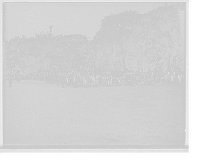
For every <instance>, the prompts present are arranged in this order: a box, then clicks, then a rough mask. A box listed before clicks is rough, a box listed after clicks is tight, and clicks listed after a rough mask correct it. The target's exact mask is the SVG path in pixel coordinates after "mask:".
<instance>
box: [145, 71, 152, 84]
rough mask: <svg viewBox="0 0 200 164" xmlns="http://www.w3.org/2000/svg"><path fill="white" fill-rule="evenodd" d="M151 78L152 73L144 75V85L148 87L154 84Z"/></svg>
mask: <svg viewBox="0 0 200 164" xmlns="http://www.w3.org/2000/svg"><path fill="white" fill-rule="evenodd" d="M151 76H152V74H151V73H146V74H145V75H144V83H145V84H146V85H151V84H152V82H151Z"/></svg>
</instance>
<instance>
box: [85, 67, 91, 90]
mask: <svg viewBox="0 0 200 164" xmlns="http://www.w3.org/2000/svg"><path fill="white" fill-rule="evenodd" d="M90 84H91V72H90V70H89V71H88V72H87V83H86V85H85V88H86V87H88V86H90Z"/></svg>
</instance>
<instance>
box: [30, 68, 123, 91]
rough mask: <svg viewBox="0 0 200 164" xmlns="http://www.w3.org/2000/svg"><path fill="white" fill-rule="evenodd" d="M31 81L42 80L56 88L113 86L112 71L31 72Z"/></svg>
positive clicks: (120, 79)
mask: <svg viewBox="0 0 200 164" xmlns="http://www.w3.org/2000/svg"><path fill="white" fill-rule="evenodd" d="M32 78H33V79H37V80H43V81H44V82H46V83H47V84H57V85H58V86H61V87H63V88H64V87H65V86H73V87H74V88H76V87H85V88H87V87H90V86H96V87H98V86H99V84H105V85H107V86H112V85H113V78H114V77H113V73H112V69H109V70H107V71H99V70H94V69H86V68H84V69H83V70H78V69H61V70H57V69H55V68H51V69H47V70H43V71H39V72H37V73H36V72H33V76H32ZM122 82H123V77H119V78H118V85H120V84H122Z"/></svg>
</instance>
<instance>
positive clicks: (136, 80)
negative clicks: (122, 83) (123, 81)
mask: <svg viewBox="0 0 200 164" xmlns="http://www.w3.org/2000/svg"><path fill="white" fill-rule="evenodd" d="M143 79H144V75H143V74H142V73H135V74H133V75H132V77H131V81H132V83H133V84H134V85H141V84H142V82H143Z"/></svg>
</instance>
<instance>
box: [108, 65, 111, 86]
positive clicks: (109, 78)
mask: <svg viewBox="0 0 200 164" xmlns="http://www.w3.org/2000/svg"><path fill="white" fill-rule="evenodd" d="M111 80H112V70H111V69H109V71H108V86H111V85H112V83H111Z"/></svg>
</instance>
